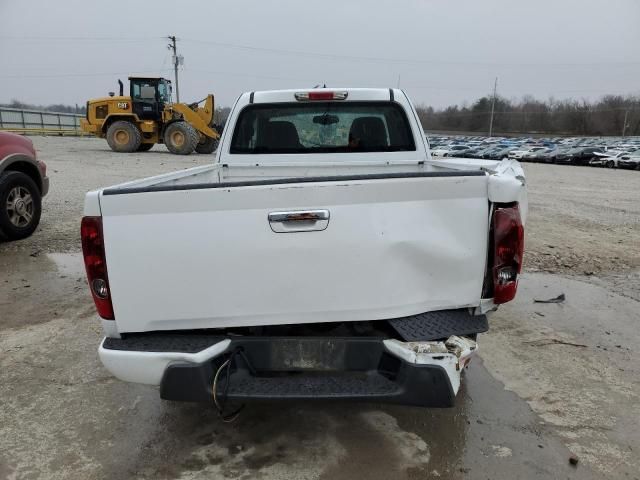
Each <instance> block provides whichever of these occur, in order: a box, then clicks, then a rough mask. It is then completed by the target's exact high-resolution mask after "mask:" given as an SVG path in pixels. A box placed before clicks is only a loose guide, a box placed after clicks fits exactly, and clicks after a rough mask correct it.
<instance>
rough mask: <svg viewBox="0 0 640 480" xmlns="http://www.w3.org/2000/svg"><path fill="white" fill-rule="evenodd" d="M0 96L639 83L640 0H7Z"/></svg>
mask: <svg viewBox="0 0 640 480" xmlns="http://www.w3.org/2000/svg"><path fill="white" fill-rule="evenodd" d="M0 19H2V29H1V30H0V65H2V66H1V67H0V102H8V101H10V100H11V99H14V98H16V99H19V100H22V101H25V102H29V103H38V104H50V103H66V104H75V103H78V104H84V102H86V100H87V99H88V98H91V97H96V96H102V95H105V94H106V93H107V92H108V91H110V90H111V91H114V90H117V78H122V79H123V80H125V79H126V77H127V74H136V73H138V74H147V75H162V76H168V77H169V78H173V73H172V70H171V60H170V54H169V52H168V50H167V49H166V43H167V42H166V40H165V39H164V37H165V36H166V35H176V36H177V37H178V39H179V41H178V49H179V52H180V53H182V54H183V55H184V57H185V64H184V68H182V69H181V71H180V87H181V88H180V91H181V99H182V100H183V101H194V100H199V99H201V98H203V97H204V96H205V94H207V93H209V92H211V93H214V94H215V95H216V103H217V104H218V105H221V106H223V105H230V104H231V103H232V102H233V101H234V100H235V98H236V97H237V96H238V95H239V94H240V93H242V92H244V91H250V90H260V89H277V88H297V87H311V86H314V85H316V84H320V83H326V84H327V85H328V86H383V87H389V86H396V85H397V84H398V83H399V84H400V87H401V88H403V89H405V90H406V91H407V92H408V93H409V95H410V96H411V98H412V99H413V100H414V101H415V103H424V104H431V105H434V106H437V107H439V106H444V105H448V104H452V103H458V104H460V103H462V102H464V101H471V100H473V99H475V98H477V97H479V96H481V95H484V94H487V93H489V92H490V91H491V89H492V88H493V81H494V78H495V77H498V93H499V94H501V95H503V96H506V97H509V98H512V97H521V96H522V95H525V94H531V95H534V96H536V97H538V98H542V99H546V98H548V97H549V96H554V97H556V98H565V97H578V98H582V97H588V98H597V97H599V96H601V95H603V94H607V93H615V94H640V1H639V0H529V1H523V0H384V1H371V0H342V1H340V0H337V1H333V0H323V1H306V2H305V1H303V0H269V1H267V0H228V1H226V2H221V1H212V0H201V1H195V0H193V1H179V2H178V1H165V0H153V1H139V0H136V1H133V0H128V1H122V0H109V1H107V2H94V1H88V0H57V1H52V0H29V1H24V0H0Z"/></svg>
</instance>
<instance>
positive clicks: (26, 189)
mask: <svg viewBox="0 0 640 480" xmlns="http://www.w3.org/2000/svg"><path fill="white" fill-rule="evenodd" d="M41 213H42V197H41V196H40V190H39V189H38V186H37V185H36V184H35V182H34V181H33V180H32V179H31V178H30V177H29V176H28V175H26V174H24V173H22V172H4V173H3V174H2V175H0V231H2V232H3V233H4V235H5V236H6V237H7V238H8V239H9V240H19V239H21V238H26V237H28V236H29V235H31V234H32V233H33V232H34V230H35V229H36V227H37V226H38V223H40V214H41Z"/></svg>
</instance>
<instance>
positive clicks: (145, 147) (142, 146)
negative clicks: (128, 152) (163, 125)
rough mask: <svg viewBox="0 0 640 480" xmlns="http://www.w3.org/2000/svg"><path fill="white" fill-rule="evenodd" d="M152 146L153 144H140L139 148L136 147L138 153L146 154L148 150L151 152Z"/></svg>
mask: <svg viewBox="0 0 640 480" xmlns="http://www.w3.org/2000/svg"><path fill="white" fill-rule="evenodd" d="M154 145H155V143H141V144H140V146H139V147H138V151H139V152H148V151H149V150H151V149H152V148H153V146H154Z"/></svg>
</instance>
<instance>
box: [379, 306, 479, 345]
mask: <svg viewBox="0 0 640 480" xmlns="http://www.w3.org/2000/svg"><path fill="white" fill-rule="evenodd" d="M389 324H390V325H391V326H392V327H393V329H394V330H395V331H396V332H398V334H399V335H400V336H401V337H402V339H403V340H404V341H405V342H426V341H430V340H440V339H443V338H449V337H450V336H451V335H472V334H477V333H484V332H486V331H487V330H489V322H488V320H487V316H486V315H471V314H470V313H469V310H468V309H466V308H461V309H458V310H439V311H435V312H427V313H421V314H418V315H411V316H410V317H404V318H395V319H393V320H389Z"/></svg>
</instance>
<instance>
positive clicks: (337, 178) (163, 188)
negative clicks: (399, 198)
mask: <svg viewBox="0 0 640 480" xmlns="http://www.w3.org/2000/svg"><path fill="white" fill-rule="evenodd" d="M485 175H486V173H485V172H483V171H481V170H455V171H446V172H407V173H373V174H367V175H330V176H323V177H294V178H272V179H267V180H250V181H244V182H220V183H192V184H185V185H157V186H151V187H130V188H126V187H122V188H115V187H114V188H107V189H105V190H103V191H102V194H103V195H125V194H128V193H150V192H173V191H180V190H202V189H207V188H235V187H254V186H260V185H279V184H289V183H321V182H343V181H351V180H383V179H387V178H435V177H484V176H485Z"/></svg>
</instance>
